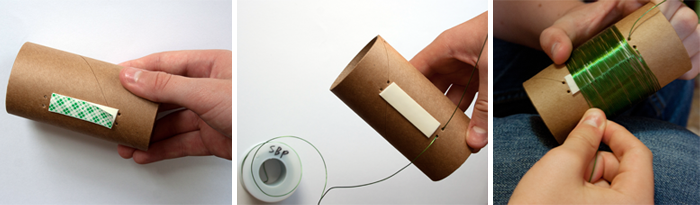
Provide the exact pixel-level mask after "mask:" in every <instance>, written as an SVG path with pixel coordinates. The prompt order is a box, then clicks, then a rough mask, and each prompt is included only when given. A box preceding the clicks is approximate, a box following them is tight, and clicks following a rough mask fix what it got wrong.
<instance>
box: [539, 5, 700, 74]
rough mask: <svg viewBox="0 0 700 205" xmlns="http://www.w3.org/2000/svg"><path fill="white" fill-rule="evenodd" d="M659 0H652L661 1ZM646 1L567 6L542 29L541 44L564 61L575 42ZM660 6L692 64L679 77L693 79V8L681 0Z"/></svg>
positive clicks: (697, 38) (698, 30) (698, 34)
mask: <svg viewBox="0 0 700 205" xmlns="http://www.w3.org/2000/svg"><path fill="white" fill-rule="evenodd" d="M661 1H662V0H652V1H651V2H653V3H656V4H658V3H661ZM647 2H648V1H644V0H640V1H625V0H621V1H598V2H595V3H589V4H583V5H579V6H576V7H574V8H572V9H570V10H569V11H568V12H567V13H566V14H565V15H564V16H562V17H561V18H559V19H558V20H556V21H555V22H554V24H553V25H552V26H550V27H549V28H547V29H545V30H544V31H542V34H541V35H540V44H541V46H542V50H544V52H546V53H547V55H549V57H550V58H551V59H552V60H553V61H554V63H555V64H563V63H564V62H566V60H567V59H569V56H570V55H571V51H572V49H573V47H574V46H578V45H580V44H582V43H583V42H585V41H586V40H588V39H590V38H591V37H593V36H595V35H596V34H598V32H600V31H601V30H602V29H604V28H606V27H607V26H608V25H610V24H612V23H615V22H617V21H618V20H620V19H622V18H623V17H625V16H627V15H628V14H630V13H632V12H633V11H635V10H636V9H638V8H639V7H641V6H643V5H644V4H646V3H647ZM658 8H659V10H661V12H662V13H663V14H664V16H665V17H666V19H668V20H669V22H671V25H672V26H673V28H674V29H675V30H676V33H677V34H678V37H680V39H681V41H683V45H684V46H685V49H686V51H687V52H688V56H689V57H690V59H691V62H692V64H693V67H692V69H691V70H690V71H688V72H687V73H685V74H684V75H683V76H681V77H680V78H679V79H684V80H689V79H693V78H694V77H695V76H697V75H698V73H699V72H700V27H699V26H698V17H697V14H695V12H693V10H691V9H690V8H688V7H687V6H685V4H683V3H682V2H681V1H680V0H667V1H666V2H665V3H663V4H661V5H659V7H658Z"/></svg>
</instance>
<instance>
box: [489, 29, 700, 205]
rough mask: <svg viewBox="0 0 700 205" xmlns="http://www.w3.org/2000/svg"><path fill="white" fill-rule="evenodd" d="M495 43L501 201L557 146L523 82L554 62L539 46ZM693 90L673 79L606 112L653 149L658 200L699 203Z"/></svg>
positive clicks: (699, 142)
mask: <svg viewBox="0 0 700 205" xmlns="http://www.w3.org/2000/svg"><path fill="white" fill-rule="evenodd" d="M493 45H494V51H493V54H494V58H493V59H494V62H493V69H494V71H493V73H494V78H493V88H494V92H493V99H494V102H493V103H494V109H493V113H494V117H495V118H494V125H493V130H494V133H493V134H494V135H493V136H494V141H493V147H494V152H493V153H494V156H493V157H494V158H493V168H494V169H493V170H494V173H493V178H494V186H493V192H494V204H505V203H507V202H508V199H509V198H510V195H511V194H512V192H513V190H514V189H515V186H516V185H517V184H518V182H519V181H520V178H521V177H522V176H523V175H524V174H525V172H527V171H528V170H529V169H530V167H531V166H532V165H533V164H534V163H535V162H537V160H539V159H540V158H541V157H542V156H543V155H544V154H545V153H547V151H549V150H550V149H551V148H553V147H555V146H557V145H558V144H557V142H556V140H554V137H552V135H551V134H550V132H549V130H548V129H547V127H546V126H545V125H544V123H543V122H542V119H541V118H540V117H539V116H538V115H536V114H537V111H536V110H535V108H534V106H533V105H532V103H531V102H530V100H529V98H528V97H527V94H526V93H525V90H524V88H523V87H522V83H523V82H525V81H526V80H527V79H529V78H531V77H532V76H534V75H535V74H537V73H538V72H539V71H541V70H542V69H544V68H545V67H547V66H549V65H550V64H552V61H551V60H550V59H549V57H548V56H547V55H546V54H545V53H544V52H542V51H538V50H535V49H532V48H529V47H525V46H521V45H517V44H513V43H509V42H505V41H503V40H500V39H495V40H494V43H493ZM693 89H694V87H693V81H692V80H685V81H684V80H675V81H673V82H671V83H670V84H668V85H667V86H665V87H664V88H662V89H661V90H659V91H658V92H657V93H656V94H654V95H652V96H650V97H649V98H648V99H646V100H645V101H643V102H640V103H638V104H636V105H633V106H631V107H630V108H629V109H628V110H627V111H625V112H623V113H622V114H620V115H619V116H608V117H609V119H611V120H613V121H615V122H617V123H619V124H621V125H623V126H625V127H626V128H627V129H628V130H630V131H631V132H632V134H634V135H635V136H637V137H638V138H640V140H641V141H642V142H643V143H644V144H645V145H647V147H649V149H651V151H652V153H653V155H654V195H655V196H654V199H655V202H656V203H658V204H679V203H688V204H700V174H699V172H700V161H699V160H698V157H700V151H699V150H700V137H699V136H697V135H695V134H693V133H691V132H689V131H688V130H687V129H685V128H684V127H685V126H686V124H687V121H688V116H689V114H690V105H691V102H692V93H693ZM523 113H529V114H523ZM500 117H505V118H500ZM601 150H609V149H608V148H607V146H605V145H601Z"/></svg>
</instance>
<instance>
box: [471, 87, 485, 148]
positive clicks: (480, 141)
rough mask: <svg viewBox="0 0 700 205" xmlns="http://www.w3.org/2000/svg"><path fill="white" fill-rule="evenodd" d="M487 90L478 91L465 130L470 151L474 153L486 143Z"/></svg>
mask: <svg viewBox="0 0 700 205" xmlns="http://www.w3.org/2000/svg"><path fill="white" fill-rule="evenodd" d="M487 92H488V91H483V92H482V91H481V90H480V91H479V96H478V97H477V98H476V102H475V103H474V112H472V119H471V121H470V122H469V129H468V131H467V136H466V137H467V145H469V147H471V148H472V152H474V153H476V152H479V150H481V148H483V147H484V146H486V144H487V143H488V132H487V130H486V129H488V122H489V121H488V115H489V114H488V113H489V112H488V111H489V103H488V93H487Z"/></svg>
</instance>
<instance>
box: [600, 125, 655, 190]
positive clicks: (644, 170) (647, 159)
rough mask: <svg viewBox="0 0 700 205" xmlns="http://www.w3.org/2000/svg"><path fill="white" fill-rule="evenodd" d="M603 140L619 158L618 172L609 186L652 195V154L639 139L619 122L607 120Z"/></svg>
mask: <svg viewBox="0 0 700 205" xmlns="http://www.w3.org/2000/svg"><path fill="white" fill-rule="evenodd" d="M603 142H604V143H605V144H608V145H609V146H610V149H611V150H612V152H613V154H614V155H615V156H616V157H617V159H619V162H620V166H619V168H618V173H617V175H616V176H615V177H614V179H613V180H612V181H611V187H612V188H613V189H617V190H618V191H621V192H624V193H635V194H640V195H646V196H651V197H653V196H654V172H653V168H652V154H651V151H649V148H647V147H646V146H645V145H644V144H643V143H642V142H641V141H639V139H637V138H636V137H635V136H634V135H632V133H630V132H629V131H627V129H625V128H624V127H622V126H620V125H619V124H617V123H615V122H612V121H608V123H607V127H606V129H605V134H603Z"/></svg>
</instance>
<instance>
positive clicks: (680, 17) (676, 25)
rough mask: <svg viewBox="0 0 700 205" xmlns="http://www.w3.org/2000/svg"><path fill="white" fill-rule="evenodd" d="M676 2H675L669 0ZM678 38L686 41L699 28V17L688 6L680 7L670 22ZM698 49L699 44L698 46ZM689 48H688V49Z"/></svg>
mask: <svg viewBox="0 0 700 205" xmlns="http://www.w3.org/2000/svg"><path fill="white" fill-rule="evenodd" d="M669 1H674V0H669ZM669 22H670V23H671V26H673V29H674V30H676V34H678V37H680V38H681V40H682V39H686V38H687V37H688V36H690V34H691V33H693V32H695V30H696V29H697V27H698V16H697V14H695V12H693V10H691V9H690V8H688V7H687V6H683V7H680V8H679V9H678V10H677V11H676V13H675V14H673V17H671V19H670V20H669ZM696 47H697V44H696ZM686 48H688V47H686Z"/></svg>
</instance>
